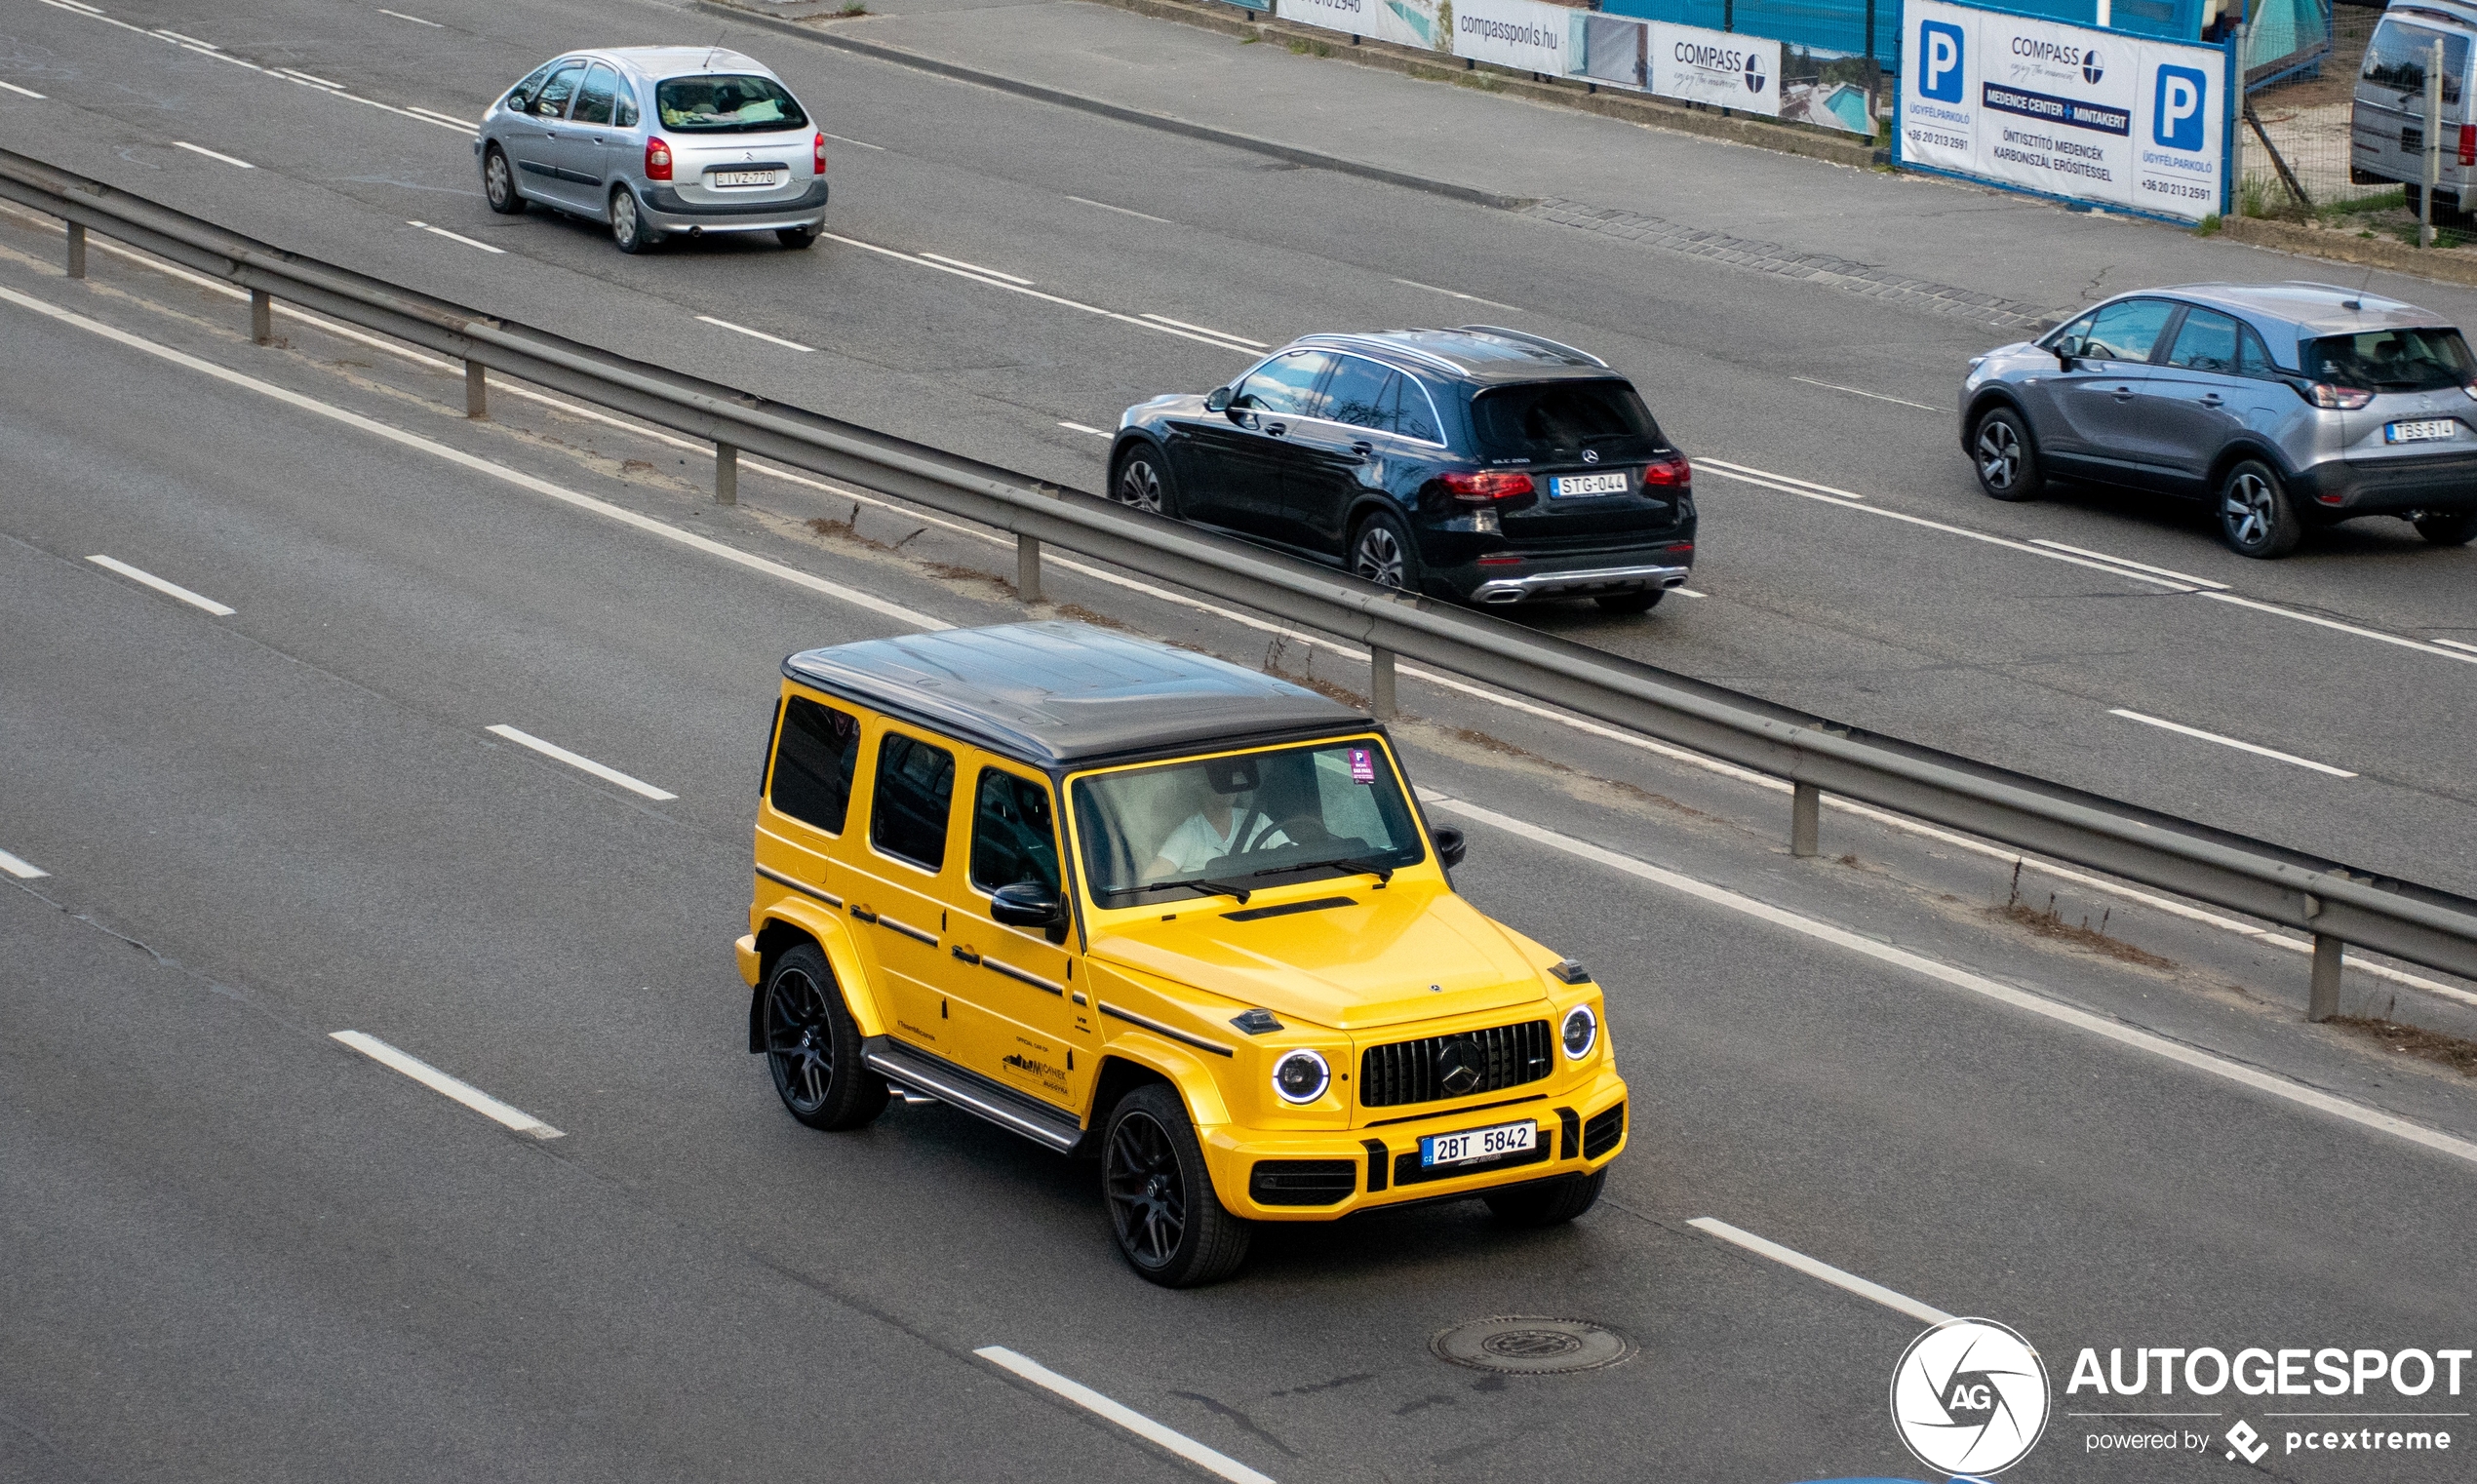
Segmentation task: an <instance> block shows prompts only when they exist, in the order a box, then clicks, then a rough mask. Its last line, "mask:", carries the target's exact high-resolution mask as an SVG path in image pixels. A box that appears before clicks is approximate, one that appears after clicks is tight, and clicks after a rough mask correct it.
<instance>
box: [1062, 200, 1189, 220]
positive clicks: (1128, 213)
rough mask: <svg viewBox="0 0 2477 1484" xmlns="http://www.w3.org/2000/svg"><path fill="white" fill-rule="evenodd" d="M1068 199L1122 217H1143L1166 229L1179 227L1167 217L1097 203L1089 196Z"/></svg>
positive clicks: (1101, 202) (1106, 203)
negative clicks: (1156, 222) (1158, 223)
mask: <svg viewBox="0 0 2477 1484" xmlns="http://www.w3.org/2000/svg"><path fill="white" fill-rule="evenodd" d="M1067 199H1068V200H1069V201H1073V202H1076V203H1077V204H1079V205H1081V206H1097V207H1099V208H1100V209H1101V210H1103V211H1105V212H1116V213H1118V214H1119V215H1121V216H1141V217H1143V218H1144V219H1145V220H1146V221H1158V222H1160V224H1161V225H1163V226H1165V227H1174V226H1176V225H1178V223H1177V222H1175V221H1172V220H1170V219H1169V218H1168V217H1166V216H1156V215H1153V214H1152V213H1150V212H1139V211H1135V210H1132V209H1131V208H1128V207H1123V206H1112V205H1110V204H1109V203H1108V202H1106V201H1095V200H1093V199H1092V198H1091V197H1089V196H1069V197H1068V198H1067Z"/></svg>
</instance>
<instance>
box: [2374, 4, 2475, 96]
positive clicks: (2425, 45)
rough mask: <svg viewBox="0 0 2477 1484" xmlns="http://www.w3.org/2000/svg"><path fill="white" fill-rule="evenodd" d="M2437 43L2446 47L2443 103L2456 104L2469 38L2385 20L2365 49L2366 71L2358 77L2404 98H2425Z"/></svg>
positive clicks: (2464, 69)
mask: <svg viewBox="0 0 2477 1484" xmlns="http://www.w3.org/2000/svg"><path fill="white" fill-rule="evenodd" d="M2438 41H2439V42H2441V43H2442V44H2443V101H2444V102H2446V103H2457V102H2458V101H2459V79H2460V74H2461V73H2463V72H2466V71H2467V70H2468V38H2467V37H2465V36H2462V35H2459V34H2457V33H2456V32H2450V31H2436V30H2429V29H2427V28H2426V27H2424V26H2421V25H2409V24H2407V23H2405V22H2403V21H2399V20H2384V21H2383V22H2382V23H2381V24H2380V25H2379V26H2377V27H2375V28H2374V40H2373V41H2372V42H2371V43H2370V44H2368V45H2367V47H2366V49H2365V70H2364V71H2363V72H2361V73H2359V74H2358V76H2360V77H2362V78H2364V79H2365V81H2367V82H2369V83H2372V84H2374V85H2375V86H2376V87H2378V88H2389V89H2391V90H2393V91H2394V92H2397V93H2399V94H2400V95H2402V97H2403V98H2410V97H2415V98H2422V97H2423V96H2424V94H2425V69H2426V66H2427V65H2428V64H2429V63H2430V62H2432V61H2433V59H2434V43H2436V42H2438Z"/></svg>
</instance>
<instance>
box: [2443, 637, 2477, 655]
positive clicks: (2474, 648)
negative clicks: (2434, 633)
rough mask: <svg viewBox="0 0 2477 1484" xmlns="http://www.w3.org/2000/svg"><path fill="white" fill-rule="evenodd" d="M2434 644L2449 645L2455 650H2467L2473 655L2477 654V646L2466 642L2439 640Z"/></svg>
mask: <svg viewBox="0 0 2477 1484" xmlns="http://www.w3.org/2000/svg"><path fill="white" fill-rule="evenodd" d="M2434 643H2436V644H2449V645H2451V646H2452V647H2453V648H2455V649H2465V650H2467V651H2468V652H2469V653H2471V654H2477V644H2469V643H2468V642H2466V641H2465V640H2458V639H2438V640H2436V641H2434Z"/></svg>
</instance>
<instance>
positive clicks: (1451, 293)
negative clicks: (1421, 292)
mask: <svg viewBox="0 0 2477 1484" xmlns="http://www.w3.org/2000/svg"><path fill="white" fill-rule="evenodd" d="M1394 282H1395V283H1397V284H1399V285H1401V286H1402V287H1403V288H1405V289H1425V290H1427V291H1428V292H1429V293H1441V294H1443V295H1444V296H1445V297H1447V298H1449V299H1469V300H1470V301H1471V302H1472V303H1474V304H1485V305H1487V306H1488V307H1489V308H1491V309H1502V310H1504V311H1506V312H1507V313H1509V314H1529V313H1530V312H1531V311H1530V310H1528V309H1524V308H1521V307H1520V306H1518V305H1514V304H1500V303H1498V302H1497V301H1496V300H1495V299H1483V298H1481V297H1480V296H1479V295H1477V294H1475V293H1463V292H1462V291H1461V290H1459V289H1439V288H1437V287H1436V286H1435V284H1423V283H1421V282H1419V281H1418V280H1417V279H1410V278H1397V279H1395V280H1394Z"/></svg>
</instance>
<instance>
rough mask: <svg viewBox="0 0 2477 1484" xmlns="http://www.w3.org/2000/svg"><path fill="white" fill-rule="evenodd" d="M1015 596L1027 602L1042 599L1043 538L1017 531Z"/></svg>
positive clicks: (1035, 601) (1037, 601)
mask: <svg viewBox="0 0 2477 1484" xmlns="http://www.w3.org/2000/svg"><path fill="white" fill-rule="evenodd" d="M1015 596H1016V597H1017V598H1020V599H1022V600H1023V601H1024V602H1025V603H1028V604H1031V603H1039V602H1040V601H1041V538H1040V537H1039V536H1030V535H1026V534H1024V533H1023V532H1022V531H1020V530H1019V531H1016V532H1015Z"/></svg>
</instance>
